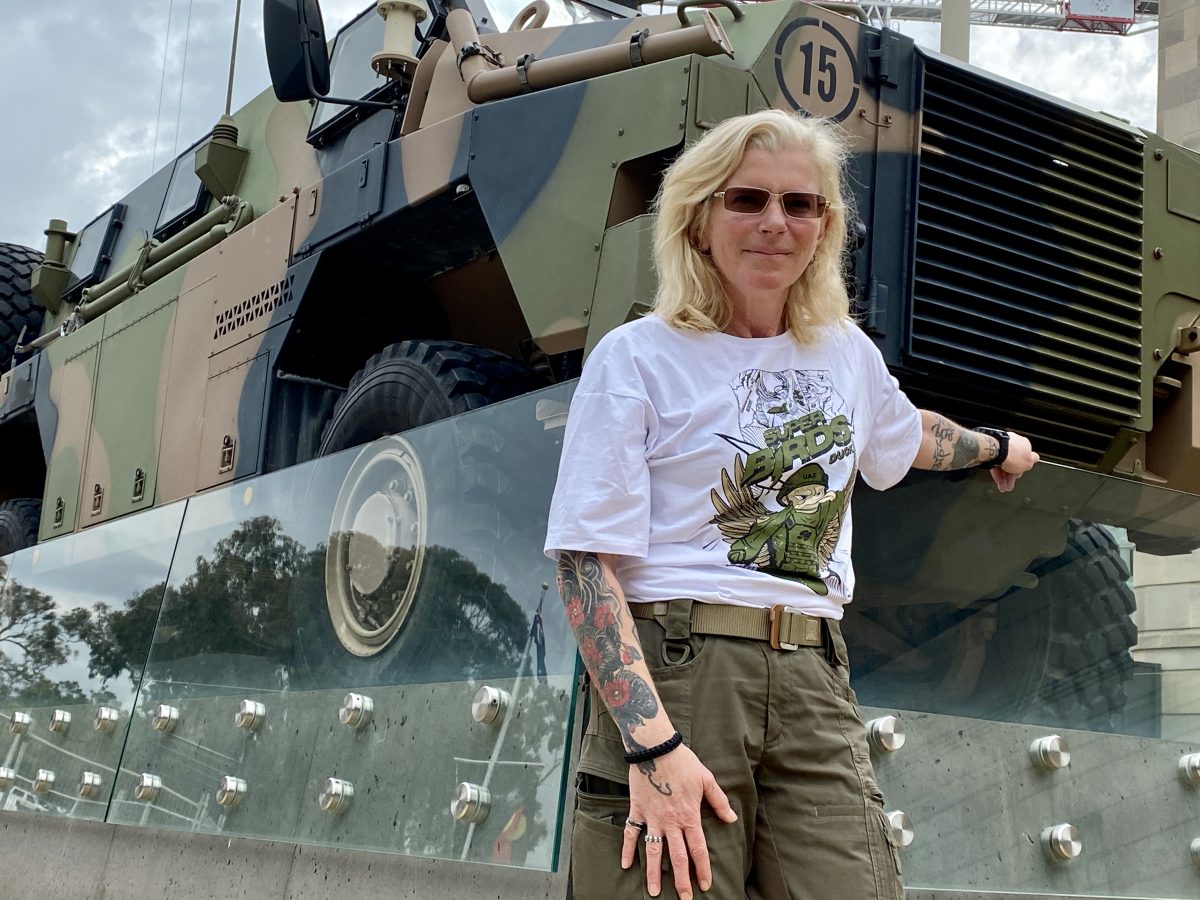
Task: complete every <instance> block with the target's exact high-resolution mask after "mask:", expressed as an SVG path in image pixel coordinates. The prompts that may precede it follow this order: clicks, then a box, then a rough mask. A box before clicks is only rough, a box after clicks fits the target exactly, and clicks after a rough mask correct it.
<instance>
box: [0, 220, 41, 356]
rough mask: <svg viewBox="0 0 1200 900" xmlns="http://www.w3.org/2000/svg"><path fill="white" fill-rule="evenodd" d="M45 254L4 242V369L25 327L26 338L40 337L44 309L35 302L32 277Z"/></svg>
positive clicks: (0, 250)
mask: <svg viewBox="0 0 1200 900" xmlns="http://www.w3.org/2000/svg"><path fill="white" fill-rule="evenodd" d="M41 261H42V254H40V253H38V252H37V251H36V250H30V249H29V248H28V247H22V246H21V245H19V244H3V243H0V369H7V368H8V364H9V361H10V360H11V359H12V356H13V350H14V348H15V347H16V346H17V338H18V337H20V335H21V330H22V329H25V340H27V341H28V340H30V339H31V338H34V337H37V334H38V329H40V328H41V326H42V313H43V310H42V308H41V307H40V306H38V305H37V304H35V303H34V302H33V295H32V294H31V293H30V291H29V276H30V275H31V274H32V273H33V270H34V269H35V268H36V267H37V266H38V264H39V263H40V262H41Z"/></svg>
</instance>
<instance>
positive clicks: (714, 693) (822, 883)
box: [571, 604, 904, 900]
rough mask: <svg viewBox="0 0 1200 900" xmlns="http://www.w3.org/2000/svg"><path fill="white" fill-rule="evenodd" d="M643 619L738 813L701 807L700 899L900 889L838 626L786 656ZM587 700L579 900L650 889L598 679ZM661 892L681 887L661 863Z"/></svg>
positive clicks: (776, 898)
mask: <svg viewBox="0 0 1200 900" xmlns="http://www.w3.org/2000/svg"><path fill="white" fill-rule="evenodd" d="M674 605H675V604H672V606H673V607H674ZM636 621H637V626H638V633H639V636H640V638H641V642H642V649H643V651H644V653H645V657H646V663H647V665H648V666H649V667H650V670H651V674H652V676H653V677H654V683H655V685H656V686H657V688H658V692H659V695H660V697H661V698H662V701H663V705H664V706H665V707H666V709H667V712H668V713H669V714H670V716H671V721H672V722H673V723H674V724H675V727H676V728H677V729H678V730H679V731H680V732H681V733H682V734H683V737H684V740H686V741H687V743H688V746H690V747H691V748H692V749H693V750H694V751H695V753H696V755H697V756H698V757H699V758H700V761H701V762H703V763H704V764H705V765H706V766H708V768H709V769H710V770H711V771H712V773H713V775H714V776H715V777H716V779H717V783H718V784H719V785H720V786H721V787H722V789H724V791H725V793H726V794H727V795H728V796H729V801H730V803H731V804H732V805H733V809H734V811H735V812H736V813H737V815H738V821H737V822H735V823H734V824H732V825H727V824H725V823H724V822H721V821H720V820H719V819H717V818H716V817H715V816H714V815H713V813H712V810H711V809H709V808H708V806H707V805H705V806H704V808H703V809H702V810H701V820H702V824H703V827H704V836H705V839H706V840H707V842H708V848H709V852H710V854H711V857H712V869H713V885H712V888H711V890H710V891H709V892H708V893H707V894H704V893H701V892H700V891H699V888H698V887H697V886H696V879H695V872H694V871H693V872H692V873H691V881H692V887H693V891H694V893H695V896H696V897H697V898H698V900H699V898H701V897H704V898H713V900H742V898H750V900H872V898H878V900H896V898H902V897H903V896H904V890H903V888H902V887H901V885H900V860H899V857H898V855H897V853H896V849H895V847H894V846H892V844H891V831H890V828H889V827H888V823H887V819H886V818H885V817H884V812H883V795H882V794H881V793H880V791H879V788H878V786H877V785H876V783H875V777H874V774H873V772H872V770H871V760H870V755H869V750H868V746H867V742H866V738H865V734H864V730H863V723H862V719H861V715H860V713H859V710H858V705H857V703H856V700H855V697H854V693H853V691H851V690H850V686H849V682H848V675H847V673H848V669H847V666H846V645H845V642H844V641H843V640H842V637H841V632H840V631H839V629H838V626H837V623H836V622H833V623H830V627H829V628H828V629H827V631H828V634H827V636H826V644H827V647H825V648H801V649H799V650H795V651H792V652H787V651H778V650H773V649H771V647H770V645H769V644H767V643H765V642H763V641H751V640H742V639H738V638H725V637H713V636H701V635H691V634H687V635H680V634H679V628H678V627H677V625H674V624H672V633H673V635H674V639H672V640H670V641H668V640H666V631H665V629H664V628H663V626H662V625H660V624H659V623H658V622H656V621H654V620H645V619H640V620H636ZM681 638H682V639H681ZM668 660H672V661H674V662H675V663H676V664H674V665H671V664H669V663H668ZM590 699H591V704H590V713H589V717H588V723H587V726H586V729H585V732H584V738H583V749H582V752H581V755H580V761H579V778H578V786H577V790H576V811H575V822H574V831H573V834H572V840H571V876H572V885H573V890H574V897H575V900H593V898H598V900H627V898H628V900H632V898H643V897H647V896H649V895H648V894H647V893H646V888H645V881H646V879H645V871H644V869H643V866H644V864H645V858H646V857H645V846H644V844H642V845H640V847H641V850H640V859H641V865H637V864H635V865H634V866H633V867H632V868H631V869H629V870H627V871H625V870H622V869H621V862H620V860H621V842H622V839H623V826H624V822H625V816H626V815H627V814H628V812H629V797H628V794H629V789H628V782H629V767H628V766H627V765H626V764H625V761H624V759H623V754H624V747H623V745H622V743H621V739H620V735H619V733H618V731H617V727H616V724H615V723H614V722H613V720H612V717H611V716H610V715H609V714H608V711H607V709H605V707H604V704H603V702H602V701H601V700H600V697H599V695H598V694H597V693H596V691H595V688H594V687H593V688H592V691H591V698H590ZM667 857H668V854H667V853H666V852H664V853H663V863H662V865H663V869H664V870H667V869H669V867H670V862H669V860H668V858H667ZM659 896H660V897H666V898H675V897H676V896H677V895H676V893H675V887H674V884H673V882H672V877H671V875H670V874H669V873H668V872H665V871H664V875H663V878H662V892H661V893H660V894H659Z"/></svg>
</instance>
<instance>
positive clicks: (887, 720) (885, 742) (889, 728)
mask: <svg viewBox="0 0 1200 900" xmlns="http://www.w3.org/2000/svg"><path fill="white" fill-rule="evenodd" d="M866 729H867V742H868V743H869V744H870V745H871V749H873V750H877V751H878V752H880V753H895V752H896V751H897V750H899V749H900V748H901V747H903V746H904V723H903V722H901V721H900V719H899V717H897V716H880V717H879V718H878V719H871V720H870V721H869V722H867V725H866Z"/></svg>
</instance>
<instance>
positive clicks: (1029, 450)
mask: <svg viewBox="0 0 1200 900" xmlns="http://www.w3.org/2000/svg"><path fill="white" fill-rule="evenodd" d="M1039 459H1040V457H1039V456H1038V455H1037V454H1036V453H1034V452H1033V445H1032V444H1030V443H1029V438H1027V437H1025V436H1024V435H1021V434H1017V433H1016V432H1013V431H1010V432H1009V433H1008V456H1007V457H1005V459H1004V463H1003V465H1000V466H997V467H996V468H994V469H990V470H989V471H990V472H991V473H992V481H994V482H996V487H998V488H999V489H1000V491H1001V493H1007V492H1008V491H1011V490H1012V489H1013V487H1014V486H1016V483H1017V479H1018V478H1020V477H1021V476H1022V475H1024V474H1025V473H1026V472H1028V471H1029V470H1030V469H1032V468H1033V465H1034V463H1036V462H1037V461H1038V460H1039Z"/></svg>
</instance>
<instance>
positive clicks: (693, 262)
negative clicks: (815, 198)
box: [654, 109, 850, 343]
mask: <svg viewBox="0 0 1200 900" xmlns="http://www.w3.org/2000/svg"><path fill="white" fill-rule="evenodd" d="M750 149H755V150H763V151H765V152H767V153H782V152H786V151H790V150H803V151H805V152H807V153H808V154H809V155H810V156H811V157H812V160H813V162H814V163H816V166H817V172H818V177H819V182H820V192H821V194H823V195H824V196H825V198H826V199H827V200H828V201H829V208H828V212H827V213H826V217H827V222H828V224H827V227H826V230H825V236H824V238H823V239H822V240H821V242H820V243H819V244H818V246H817V249H816V253H815V254H814V255H813V258H812V261H811V262H810V263H809V264H808V268H806V269H805V270H804V274H803V275H801V276H800V278H799V279H798V280H797V281H796V283H795V284H793V285H792V287H791V289H790V290H789V291H788V296H787V301H786V303H785V304H784V313H783V323H784V327H785V328H786V329H787V330H788V331H789V332H791V334H792V335H793V336H794V337H795V338H796V340H798V341H800V342H801V343H807V342H809V341H811V340H812V339H813V337H814V335H813V329H814V328H815V327H818V326H822V325H834V324H840V323H844V322H845V321H847V320H848V318H849V314H850V298H849V296H848V295H847V294H846V286H845V284H844V283H843V281H842V259H843V254H844V253H845V247H846V219H847V215H848V213H849V209H848V206H849V203H848V199H847V197H846V196H844V195H843V188H842V180H843V179H842V173H843V170H844V168H845V165H846V159H847V157H848V156H849V147H848V142H847V138H846V136H845V134H844V132H842V131H841V129H840V128H838V126H837V125H836V124H834V123H833V122H832V121H831V120H829V119H816V118H810V117H806V116H801V115H798V114H795V113H789V112H784V111H783V110H779V109H768V110H763V111H762V112H756V113H751V114H749V115H745V116H737V117H735V118H732V119H726V120H725V121H724V122H722V123H721V124H720V125H718V126H717V127H716V128H713V129H712V130H711V131H709V132H708V133H706V134H705V135H704V136H703V137H702V138H700V140H698V141H697V142H696V143H695V144H693V145H692V146H691V147H689V148H688V149H687V150H685V151H684V152H683V153H682V154H680V156H679V157H678V159H676V160H675V162H674V163H673V164H672V165H671V167H670V168H669V169H668V170H667V172H666V175H665V176H664V178H663V183H662V188H661V189H660V190H659V193H658V197H657V199H656V200H655V212H656V213H657V214H658V215H657V218H656V220H655V224H654V261H655V266H656V268H657V270H658V291H657V293H656V295H655V298H654V312H655V314H657V315H659V316H661V317H662V318H663V319H665V320H666V321H667V322H669V323H671V324H672V325H674V326H676V327H677V328H686V329H690V330H693V331H723V330H724V329H725V328H726V327H727V326H728V325H729V322H730V320H731V318H732V314H733V309H732V305H731V304H730V301H729V298H728V297H727V296H726V294H725V289H724V287H723V285H722V283H721V276H720V273H719V272H718V271H717V268H716V266H715V265H714V264H713V260H712V257H711V256H710V255H709V254H707V253H705V252H703V251H701V250H700V242H701V240H702V238H703V235H704V234H705V233H706V231H707V230H708V221H709V211H710V209H711V207H710V204H709V203H708V200H709V197H710V196H711V195H712V193H713V192H714V191H716V190H718V189H719V188H720V186H721V185H722V183H724V181H725V179H727V178H728V177H729V176H730V175H732V174H733V172H734V170H735V169H737V167H738V166H739V165H741V162H742V157H743V156H744V155H745V153H746V151H747V150H750Z"/></svg>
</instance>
